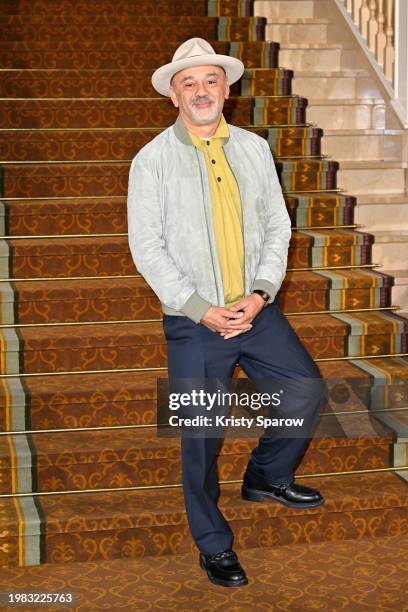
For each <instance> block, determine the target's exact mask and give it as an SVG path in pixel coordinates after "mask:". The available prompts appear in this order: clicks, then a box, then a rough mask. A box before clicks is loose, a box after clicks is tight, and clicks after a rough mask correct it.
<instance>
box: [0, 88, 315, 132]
mask: <svg viewBox="0 0 408 612" xmlns="http://www.w3.org/2000/svg"><path fill="white" fill-rule="evenodd" d="M112 100H115V112H114V113H112ZM306 106H307V100H305V99H303V98H300V97H298V96H289V97H278V98H273V97H255V98H253V97H247V98H243V97H240V98H234V97H231V98H229V99H228V100H227V101H226V103H225V107H224V108H225V118H226V119H227V121H228V123H234V124H238V125H244V126H246V125H254V126H255V125H259V126H260V127H261V126H264V125H265V124H266V125H274V124H275V125H282V124H283V125H292V124H295V125H296V124H297V123H305V113H306ZM176 118H177V109H176V108H175V107H174V106H173V107H170V106H169V101H168V99H167V98H164V97H163V98H161V99H156V98H140V99H137V98H136V99H132V98H131V99H120V98H119V99H117V100H116V99H115V98H111V99H108V98H103V99H99V98H98V99H89V98H72V99H71V98H68V99H64V98H62V99H53V98H51V99H42V98H38V99H32V98H31V99H30V98H27V99H18V98H15V99H11V98H6V99H3V100H0V128H7V129H10V128H13V129H30V128H31V129H32V127H33V125H35V126H36V128H37V129H38V128H42V129H45V128H53V129H57V128H75V129H79V128H115V127H116V128H126V127H128V128H132V127H133V128H134V127H138V128H142V127H147V128H154V127H156V128H158V127H161V128H166V127H168V126H169V125H170V124H171V123H173V122H174V121H175V120H176Z"/></svg>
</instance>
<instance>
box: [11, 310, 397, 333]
mask: <svg viewBox="0 0 408 612" xmlns="http://www.w3.org/2000/svg"><path fill="white" fill-rule="evenodd" d="M400 309H401V306H378V307H373V308H348V309H346V310H310V311H305V312H284V313H283V314H284V315H285V316H286V317H294V316H296V317H297V316H298V315H299V316H305V315H314V314H336V313H346V312H350V313H354V312H381V311H383V310H400ZM160 321H162V319H120V320H115V319H112V321H62V322H61V323H5V324H2V325H0V329H4V328H10V327H11V328H14V327H65V326H68V325H73V326H75V325H124V324H126V323H160Z"/></svg>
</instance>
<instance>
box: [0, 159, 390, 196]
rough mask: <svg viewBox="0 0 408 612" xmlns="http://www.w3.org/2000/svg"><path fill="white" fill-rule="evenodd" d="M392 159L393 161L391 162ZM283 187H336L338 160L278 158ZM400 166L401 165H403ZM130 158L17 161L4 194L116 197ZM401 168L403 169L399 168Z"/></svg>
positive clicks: (6, 174) (123, 187) (7, 171)
mask: <svg viewBox="0 0 408 612" xmlns="http://www.w3.org/2000/svg"><path fill="white" fill-rule="evenodd" d="M389 163H392V162H389ZM275 165H276V169H277V172H278V175H279V178H280V183H281V186H282V189H283V191H285V192H286V191H290V192H296V191H302V192H307V191H310V190H316V189H318V190H319V191H324V190H326V189H335V188H336V186H337V185H336V175H337V171H338V168H339V164H338V162H336V161H332V160H325V159H313V158H312V159H306V160H305V159H295V160H290V159H284V160H276V162H275ZM400 168H401V166H400ZM129 169H130V162H121V161H118V162H99V163H92V162H66V163H65V162H60V163H58V162H57V163H53V162H33V163H25V162H22V163H21V162H20V163H19V162H16V163H9V164H4V165H3V167H2V175H3V176H1V174H0V187H1V178H3V193H2V197H3V198H18V199H22V198H30V197H31V198H33V197H34V198H47V197H58V195H60V194H64V196H65V197H66V196H73V197H82V196H91V197H102V196H108V197H112V196H113V197H116V196H125V195H126V194H127V189H128V180H129ZM398 172H401V170H398Z"/></svg>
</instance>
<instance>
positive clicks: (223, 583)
mask: <svg viewBox="0 0 408 612" xmlns="http://www.w3.org/2000/svg"><path fill="white" fill-rule="evenodd" d="M200 567H201V569H203V570H204V571H205V572H207V576H208V580H210V582H212V583H214V584H216V585H218V586H224V587H238V586H243V585H244V584H248V578H242V579H241V580H236V581H234V582H230V581H228V580H221V578H214V577H213V576H211V575H210V574H209V572H208V570H207V568H206V567H205V565H204V562H203V560H202V559H201V557H200Z"/></svg>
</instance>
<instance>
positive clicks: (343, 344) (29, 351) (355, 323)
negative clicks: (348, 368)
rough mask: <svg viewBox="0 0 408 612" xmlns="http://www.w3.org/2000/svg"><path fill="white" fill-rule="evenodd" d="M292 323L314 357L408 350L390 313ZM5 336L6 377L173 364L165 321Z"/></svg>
mask: <svg viewBox="0 0 408 612" xmlns="http://www.w3.org/2000/svg"><path fill="white" fill-rule="evenodd" d="M289 323H290V325H291V326H292V328H293V329H294V330H295V332H296V333H297V334H298V336H299V337H300V338H301V341H302V342H303V343H304V345H305V346H306V348H307V349H308V350H309V352H310V354H311V355H312V357H313V358H314V359H316V358H322V357H323V358H328V357H329V358H338V357H346V356H349V357H358V356H364V355H388V354H390V353H394V352H395V353H401V352H402V353H404V352H406V351H407V350H408V347H407V340H408V321H406V320H405V319H403V318H401V317H399V316H398V314H396V313H393V312H390V311H380V312H375V311H374V312H353V313H351V312H349V313H347V314H340V313H338V314H334V313H333V314H309V315H293V316H291V317H290V318H289ZM2 336H3V343H2V347H1V357H2V362H1V368H2V369H1V373H3V374H14V373H18V372H19V371H23V372H27V373H34V372H50V371H52V372H58V371H60V372H62V371H64V372H67V371H68V372H69V371H71V370H73V369H74V370H89V369H93V370H101V369H110V368H112V367H114V368H120V369H123V368H144V367H165V366H166V365H167V355H166V342H165V337H164V334H163V330H162V324H161V322H158V323H149V322H136V323H127V322H123V323H109V324H103V323H94V324H92V326H91V325H85V324H79V325H75V326H70V327H69V328H67V327H65V326H63V325H55V326H51V327H46V326H37V327H22V328H19V329H18V333H16V331H14V330H13V329H7V328H6V329H4V331H3V332H2ZM90 366H92V368H91V367H90Z"/></svg>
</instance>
